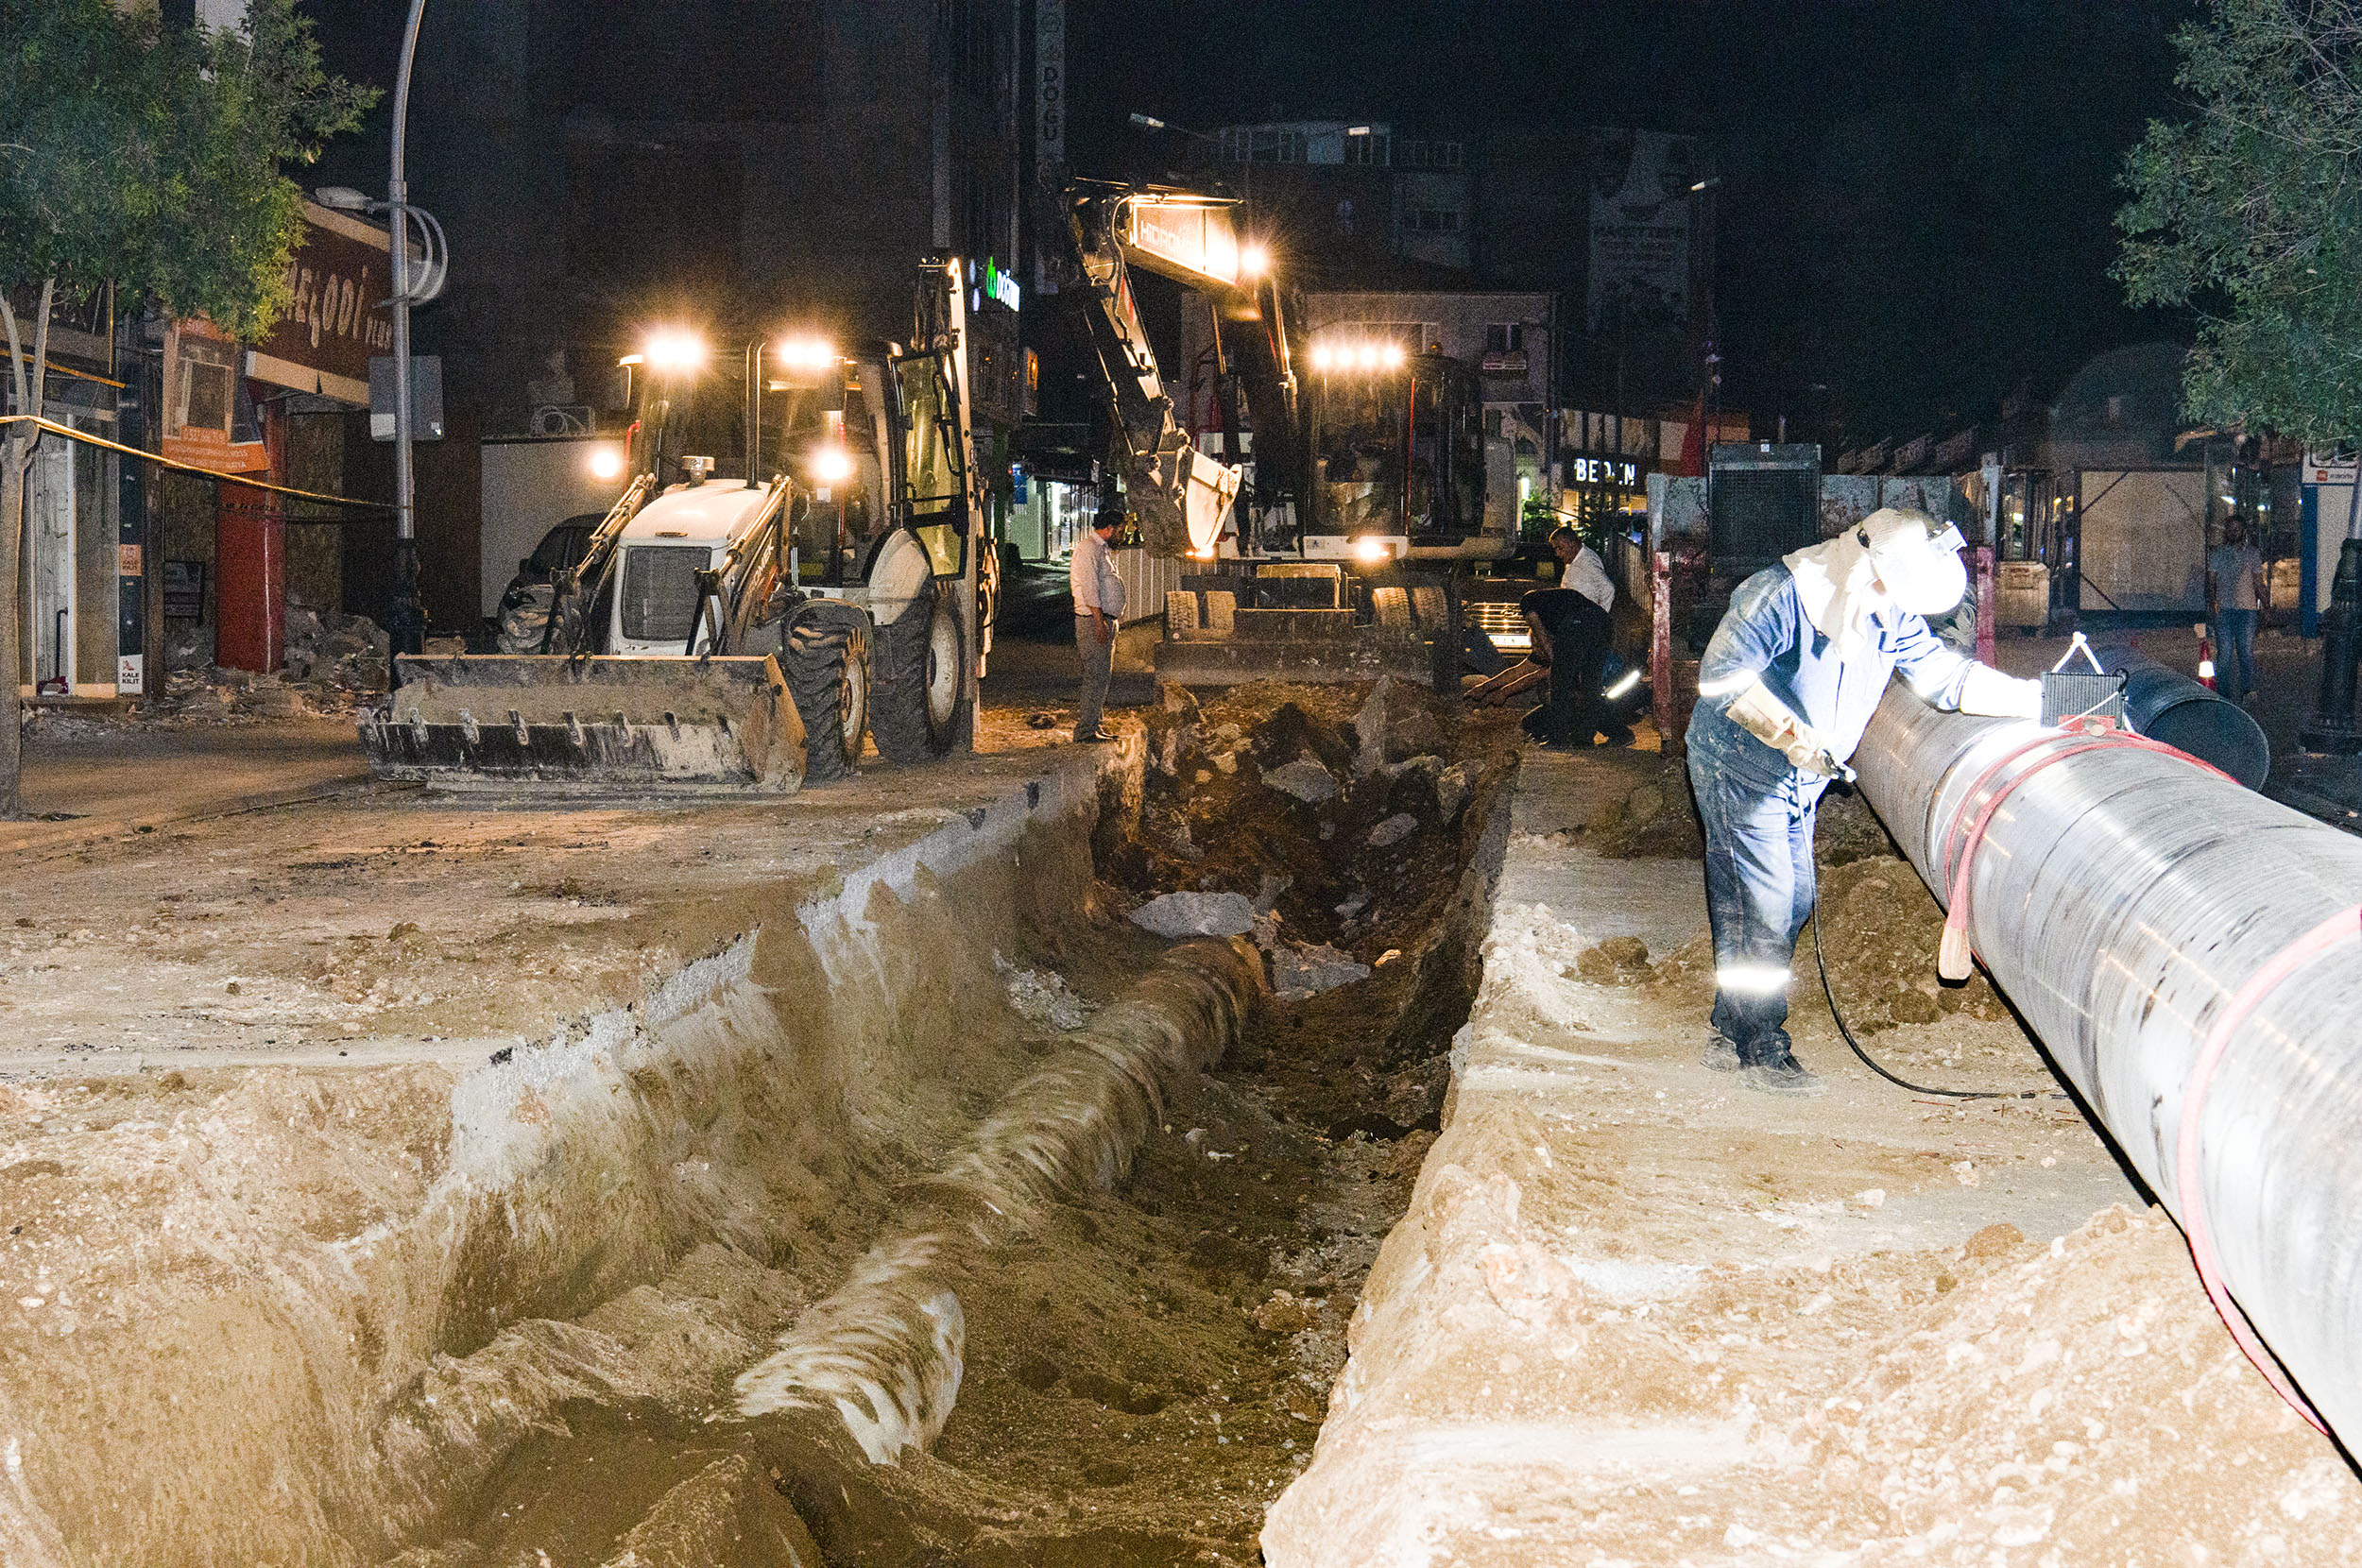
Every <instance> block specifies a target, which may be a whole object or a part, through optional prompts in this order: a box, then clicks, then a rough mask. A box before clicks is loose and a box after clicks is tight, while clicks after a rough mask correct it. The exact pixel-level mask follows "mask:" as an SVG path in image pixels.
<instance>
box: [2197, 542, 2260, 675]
mask: <svg viewBox="0 0 2362 1568" xmlns="http://www.w3.org/2000/svg"><path fill="white" fill-rule="evenodd" d="M2263 576H2264V560H2263V557H2262V556H2260V555H2258V554H2256V553H2255V547H2254V546H2253V545H2251V544H2250V543H2248V542H2247V529H2246V527H2245V526H2244V525H2242V524H2240V523H2238V522H2236V521H2234V522H2230V523H2226V524H2225V525H2224V527H2223V531H2222V543H2220V544H2218V545H2217V546H2215V548H2214V549H2212V550H2209V551H2208V552H2207V553H2206V611H2207V615H2208V617H2209V618H2210V619H2211V620H2212V621H2213V622H2215V669H2216V675H2215V690H2217V691H2219V692H2221V693H2222V694H2223V695H2224V696H2225V697H2228V698H2229V699H2231V701H2233V702H2234V703H2245V702H2246V701H2247V700H2248V699H2249V698H2250V697H2252V696H2253V695H2255V612H2256V609H2257V608H2258V607H2259V606H2260V605H2262V604H2263V601H2264V594H2263Z"/></svg>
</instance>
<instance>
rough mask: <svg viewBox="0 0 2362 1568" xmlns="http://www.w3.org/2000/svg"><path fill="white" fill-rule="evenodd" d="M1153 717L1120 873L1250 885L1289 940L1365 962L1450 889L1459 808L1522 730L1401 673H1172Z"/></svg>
mask: <svg viewBox="0 0 2362 1568" xmlns="http://www.w3.org/2000/svg"><path fill="white" fill-rule="evenodd" d="M1447 725H1448V726H1449V727H1446V726H1447ZM1145 728H1146V731H1147V741H1148V769H1147V778H1146V782H1145V786H1144V793H1145V802H1144V807H1143V811H1142V819H1141V828H1140V833H1139V836H1138V842H1137V843H1136V844H1132V845H1130V846H1128V847H1127V848H1126V849H1125V850H1123V851H1121V852H1120V853H1119V854H1118V855H1117V856H1115V857H1114V864H1113V865H1112V866H1111V867H1110V869H1111V870H1112V871H1113V872H1114V873H1115V877H1116V879H1117V880H1118V881H1120V882H1121V883H1122V884H1124V885H1125V886H1126V887H1129V888H1131V889H1133V890H1136V891H1138V892H1140V893H1146V892H1148V891H1150V890H1152V889H1160V890H1161V889H1190V890H1198V891H1205V892H1227V893H1237V894H1241V895H1244V896H1246V897H1247V898H1249V899H1251V900H1252V901H1253V902H1254V904H1255V906H1256V908H1257V909H1258V911H1261V912H1268V913H1272V914H1275V915H1276V916H1277V932H1278V934H1279V936H1281V937H1282V938H1284V939H1285V940H1286V941H1288V942H1290V943H1291V944H1294V945H1299V946H1317V945H1320V944H1324V943H1326V944H1332V945H1334V946H1337V947H1339V948H1341V949H1343V950H1344V951H1345V952H1346V953H1348V954H1350V955H1351V956H1352V957H1353V958H1355V959H1357V960H1359V961H1360V962H1361V963H1371V964H1375V963H1377V962H1378V960H1379V959H1380V958H1381V956H1382V955H1383V954H1384V953H1385V952H1386V950H1387V949H1388V948H1389V947H1404V946H1408V945H1409V944H1408V937H1407V935H1406V933H1408V932H1411V931H1414V930H1417V929H1423V928H1424V927H1425V926H1427V925H1428V924H1429V923H1431V922H1432V920H1433V919H1434V917H1435V915H1436V913H1437V912H1438V911H1439V910H1440V909H1441V908H1442V907H1443V904H1444V902H1445V901H1446V899H1448V898H1449V897H1450V896H1451V893H1452V890H1453V889H1454V888H1455V887H1456V886H1457V884H1458V880H1459V873H1458V870H1457V867H1458V864H1459V861H1460V856H1461V845H1460V842H1459V833H1458V827H1459V825H1460V822H1461V818H1462V814H1463V811H1464V810H1465V809H1466V806H1467V803H1468V801H1469V799H1470V797H1471V796H1472V794H1474V793H1476V792H1477V791H1479V790H1480V789H1481V788H1482V787H1483V786H1484V784H1485V783H1486V782H1487V781H1488V780H1490V779H1492V778H1495V777H1498V775H1500V773H1501V772H1502V771H1503V770H1505V769H1506V768H1507V767H1508V766H1509V765H1510V762H1511V756H1512V748H1511V746H1510V743H1509V742H1510V741H1512V740H1513V739H1514V738H1515V733H1516V731H1515V727H1514V725H1513V724H1509V723H1507V722H1503V721H1498V720H1486V719H1479V720H1476V721H1474V722H1469V721H1468V720H1467V719H1466V716H1465V715H1463V714H1462V713H1460V712H1458V711H1457V710H1455V709H1454V707H1452V705H1450V704H1449V703H1446V702H1445V701H1443V700H1441V699H1438V698H1435V697H1433V696H1431V695H1430V694H1429V693H1427V692H1425V691H1423V690H1418V689H1416V688H1413V687H1410V686H1406V685H1403V684H1401V683H1398V682H1394V681H1382V682H1380V683H1379V684H1378V686H1377V687H1376V688H1374V689H1369V688H1359V687H1330V686H1293V685H1286V684H1282V683H1276V682H1256V683H1254V684H1251V685H1245V686H1237V687H1231V688H1228V689H1226V690H1223V691H1221V692H1220V693H1219V694H1211V693H1209V694H1207V696H1206V697H1204V698H1203V699H1200V698H1198V697H1196V696H1192V695H1191V694H1190V693H1189V692H1188V691H1186V690H1180V689H1178V688H1170V689H1168V690H1167V695H1166V699H1165V701H1164V703H1163V704H1162V705H1161V706H1160V707H1155V708H1153V709H1151V710H1149V712H1148V713H1147V715H1146V723H1145ZM1414 746H1417V747H1427V746H1436V747H1440V749H1433V750H1429V749H1421V750H1416V751H1413V750H1412V747H1414Z"/></svg>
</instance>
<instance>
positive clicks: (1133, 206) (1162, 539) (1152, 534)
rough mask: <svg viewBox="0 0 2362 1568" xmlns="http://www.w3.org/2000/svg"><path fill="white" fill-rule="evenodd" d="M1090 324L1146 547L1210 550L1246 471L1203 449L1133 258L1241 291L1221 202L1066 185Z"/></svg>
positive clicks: (1206, 285) (1203, 283)
mask: <svg viewBox="0 0 2362 1568" xmlns="http://www.w3.org/2000/svg"><path fill="white" fill-rule="evenodd" d="M1067 214H1068V219H1069V224H1068V227H1069V230H1070V237H1071V239H1072V241H1073V247H1074V254H1073V258H1072V259H1073V263H1074V265H1075V267H1076V269H1077V270H1078V271H1079V273H1080V274H1081V281H1082V283H1083V287H1082V289H1080V290H1079V291H1075V292H1077V293H1079V294H1080V295H1081V296H1083V297H1084V298H1085V299H1086V300H1087V302H1085V303H1083V304H1082V312H1083V316H1084V324H1085V327H1086V329H1087V331H1088V332H1089V334H1090V340H1091V346H1092V348H1093V349H1096V350H1097V352H1098V355H1099V365H1100V369H1101V371H1102V373H1103V378H1104V383H1105V387H1106V395H1107V401H1108V408H1109V412H1110V414H1111V415H1112V416H1113V418H1114V423H1115V429H1116V435H1117V444H1118V446H1119V447H1120V448H1121V452H1120V453H1119V456H1120V458H1121V462H1122V465H1123V479H1124V487H1125V489H1126V491H1127V493H1128V494H1129V496H1130V498H1131V502H1132V506H1133V509H1134V510H1135V511H1137V512H1138V514H1139V518H1140V527H1141V532H1142V533H1143V535H1144V536H1145V537H1146V539H1147V542H1148V545H1149V548H1151V549H1152V550H1155V551H1158V552H1160V553H1163V554H1175V555H1177V554H1185V553H1194V554H1207V555H1210V554H1213V550H1214V544H1215V541H1216V540H1218V539H1219V538H1220V537H1222V533H1223V527H1224V523H1225V522H1226V521H1227V520H1228V519H1229V515H1230V506H1231V503H1232V502H1233V501H1235V500H1236V499H1237V497H1238V494H1239V482H1240V477H1241V475H1240V470H1239V469H1234V468H1231V467H1230V466H1228V465H1227V464H1224V463H1221V462H1218V461H1216V460H1215V459H1214V458H1211V457H1208V456H1207V455H1206V454H1205V453H1204V452H1199V451H1198V450H1197V444H1196V442H1195V441H1194V440H1193V439H1191V437H1190V432H1189V427H1188V425H1187V423H1186V422H1185V421H1184V420H1183V418H1182V417H1181V412H1180V410H1179V409H1178V408H1176V407H1175V406H1174V404H1173V401H1172V396H1171V395H1170V394H1169V393H1168V392H1167V391H1166V389H1165V383H1164V377H1163V375H1162V374H1161V373H1160V372H1159V370H1158V368H1157V366H1156V355H1155V350H1154V349H1151V348H1150V347H1149V344H1148V333H1147V332H1146V330H1145V329H1144V328H1143V327H1142V325H1141V323H1140V315H1139V307H1138V302H1137V300H1136V299H1135V298H1134V297H1133V294H1132V279H1131V272H1130V264H1131V263H1132V262H1135V261H1137V262H1139V263H1140V264H1144V265H1147V266H1149V267H1151V268H1152V269H1153V270H1155V271H1158V272H1163V273H1166V274H1168V275H1169V276H1172V277H1176V278H1179V279H1181V280H1182V281H1185V282H1188V283H1190V285H1191V286H1193V287H1196V288H1200V289H1237V288H1239V287H1240V286H1241V285H1240V279H1239V270H1238V243H1237V240H1236V238H1235V236H1233V235H1232V233H1231V230H1230V222H1229V213H1228V210H1227V209H1226V208H1225V207H1223V206H1221V205H1219V204H1216V203H1212V202H1209V201H1207V200H1206V199H1205V198H1204V197H1193V196H1188V195H1187V194H1185V193H1174V192H1161V191H1144V190H1139V189H1136V188H1132V187H1126V186H1111V185H1104V184H1099V183H1097V182H1083V181H1078V182H1076V183H1075V184H1073V185H1071V186H1070V187H1069V188H1068V200H1067Z"/></svg>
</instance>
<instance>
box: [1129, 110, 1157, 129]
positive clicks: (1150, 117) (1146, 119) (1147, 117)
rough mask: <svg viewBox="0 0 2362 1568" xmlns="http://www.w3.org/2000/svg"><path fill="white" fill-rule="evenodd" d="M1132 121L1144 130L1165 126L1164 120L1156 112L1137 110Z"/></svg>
mask: <svg viewBox="0 0 2362 1568" xmlns="http://www.w3.org/2000/svg"><path fill="white" fill-rule="evenodd" d="M1132 123H1133V124H1134V125H1136V126H1138V127H1139V128H1140V129H1142V130H1162V129H1164V128H1165V123H1164V121H1162V120H1159V119H1158V118H1156V116H1155V115H1154V114H1141V113H1138V112H1135V113H1134V114H1133V116H1132Z"/></svg>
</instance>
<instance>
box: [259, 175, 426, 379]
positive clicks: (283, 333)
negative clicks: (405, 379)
mask: <svg viewBox="0 0 2362 1568" xmlns="http://www.w3.org/2000/svg"><path fill="white" fill-rule="evenodd" d="M303 216H304V220H305V228H304V237H303V244H302V246H301V247H300V248H299V249H298V250H297V251H296V254H295V259H294V260H293V261H292V262H290V263H288V264H287V283H288V289H289V292H290V293H291V294H292V295H293V297H294V298H293V299H292V301H291V302H290V303H289V305H288V307H287V310H286V313H285V314H284V315H282V316H281V317H280V318H279V324H278V325H277V326H276V327H274V328H272V329H271V332H270V334H269V335H268V336H267V337H265V338H264V339H263V340H262V341H261V342H260V343H256V344H253V345H251V346H250V348H251V351H250V352H249V353H248V355H247V366H246V373H247V374H248V375H249V376H251V377H253V378H254V379H255V380H256V381H265V382H269V383H271V384H272V385H274V386H285V387H290V388H293V389H294V390H296V391H299V392H317V393H319V394H321V395H323V396H326V397H331V398H334V399H336V400H337V401H340V402H348V403H352V404H354V405H356V406H358V405H362V404H366V403H367V402H368V401H369V395H368V387H369V361H370V359H371V358H373V357H376V356H380V355H384V354H387V353H390V352H392V350H393V345H394V315H393V311H392V309H391V307H389V306H387V305H386V304H385V297H386V295H387V294H388V293H389V292H390V291H391V288H392V280H393V266H392V256H393V242H392V240H391V239H390V238H389V237H388V236H387V234H386V232H385V230H383V229H380V228H378V227H377V226H375V225H374V224H368V223H363V222H361V221H360V220H358V219H356V218H353V217H350V216H348V215H347V214H345V213H338V212H334V211H333V210H331V209H329V208H326V207H322V206H319V205H318V204H317V203H315V202H308V201H307V202H305V203H304V204H303ZM415 253H416V252H415V250H414V252H413V254H415Z"/></svg>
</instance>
